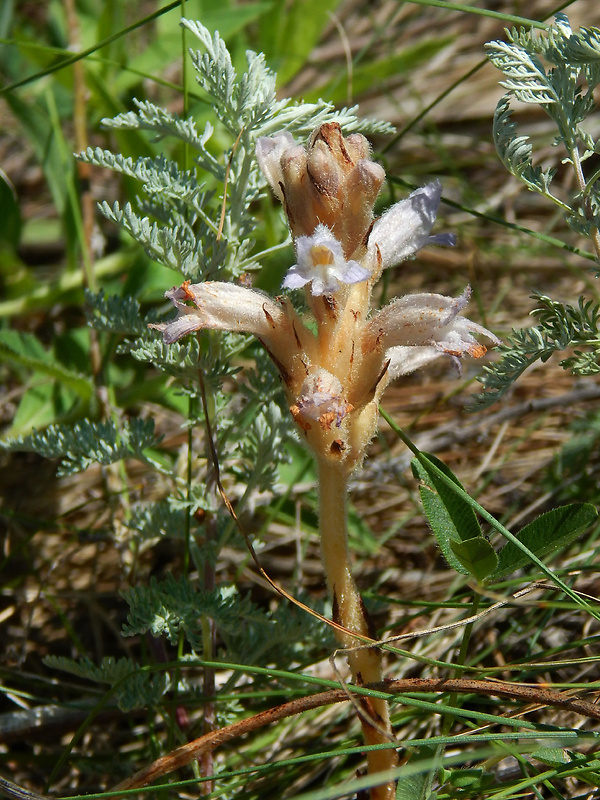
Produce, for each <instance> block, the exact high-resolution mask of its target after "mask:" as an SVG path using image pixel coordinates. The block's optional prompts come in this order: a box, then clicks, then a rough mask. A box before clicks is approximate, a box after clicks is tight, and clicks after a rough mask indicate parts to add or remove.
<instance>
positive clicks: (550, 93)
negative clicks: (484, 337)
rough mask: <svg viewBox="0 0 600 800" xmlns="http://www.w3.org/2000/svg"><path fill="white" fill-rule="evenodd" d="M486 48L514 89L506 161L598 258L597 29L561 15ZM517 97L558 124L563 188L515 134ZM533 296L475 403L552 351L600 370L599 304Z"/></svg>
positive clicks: (504, 110)
mask: <svg viewBox="0 0 600 800" xmlns="http://www.w3.org/2000/svg"><path fill="white" fill-rule="evenodd" d="M486 49H487V52H488V58H489V60H490V61H491V63H492V64H493V65H494V66H495V67H496V68H497V69H499V70H500V71H501V72H502V73H503V75H504V80H503V81H501V83H502V86H504V87H505V88H506V89H508V91H507V93H506V94H505V95H504V97H502V99H501V100H500V101H499V102H498V106H497V108H496V113H495V114H494V129H493V132H494V141H495V144H496V149H497V151H498V155H499V156H500V158H501V160H502V163H503V164H504V166H505V167H506V168H507V169H508V170H509V172H510V173H511V174H512V175H514V176H515V177H516V178H518V179H519V180H520V181H522V182H523V183H524V184H525V185H526V186H527V188H528V189H529V190H530V191H532V192H537V193H539V194H541V195H543V196H544V197H545V198H547V199H548V200H549V201H551V202H552V203H554V204H555V205H556V206H557V207H558V208H559V209H560V210H561V211H562V213H563V214H564V217H565V219H566V221H567V222H568V224H569V226H570V227H571V228H572V229H573V230H574V231H576V232H577V233H579V234H581V235H583V236H587V237H589V239H590V241H591V243H592V245H593V248H594V251H595V255H596V259H597V260H600V233H599V228H600V188H599V184H598V178H599V177H600V170H599V169H598V167H597V155H598V154H599V153H600V142H599V140H598V139H596V138H594V135H593V133H592V132H591V131H590V125H589V123H590V122H591V120H592V119H593V115H594V114H595V113H596V104H595V102H594V91H595V90H596V89H597V87H598V85H599V84H600V34H599V32H598V29H597V28H585V27H584V28H581V30H580V31H578V32H575V31H573V30H571V26H570V25H569V20H568V18H567V17H566V16H565V15H564V14H557V16H556V20H555V22H554V24H553V25H551V26H550V27H549V28H548V30H547V31H546V32H539V31H537V32H536V31H533V30H531V31H525V30H523V29H513V30H512V31H507V41H506V42H503V41H495V42H489V43H488V44H487V45H486ZM512 100H516V101H518V102H520V103H526V104H529V105H538V106H540V107H541V108H542V109H543V110H544V111H545V112H546V114H548V116H549V117H550V119H551V120H552V121H553V122H554V124H555V125H556V137H555V140H554V145H555V146H556V147H559V148H561V149H562V150H563V151H564V156H563V158H562V164H564V165H565V170H563V171H564V172H565V175H564V176H562V177H563V179H562V180H561V186H560V189H556V188H555V183H556V182H557V180H558V178H557V169H556V168H554V167H551V168H548V169H546V170H544V169H543V168H542V167H541V166H539V165H536V164H534V152H533V145H532V143H531V141H530V139H529V138H528V137H527V136H523V135H520V134H518V133H517V126H516V124H515V122H514V121H513V120H512V110H511V101H512ZM586 123H587V124H586ZM567 169H568V170H569V171H570V173H571V174H572V176H573V178H574V182H573V188H569V179H568V176H567V174H566V171H567ZM535 297H536V299H537V300H538V308H536V309H534V311H532V314H533V315H534V316H535V317H536V319H537V321H538V325H536V326H535V327H532V328H524V329H522V330H515V331H513V333H512V336H511V337H509V339H508V341H507V343H506V344H504V345H502V346H501V348H500V351H501V352H502V358H501V359H500V360H499V361H498V362H496V363H495V364H492V365H488V366H486V367H485V368H484V373H485V374H484V376H483V378H482V379H481V381H482V383H483V385H484V387H485V389H486V391H485V392H484V393H482V394H480V395H479V397H478V398H477V402H476V403H475V406H474V407H475V408H478V409H482V408H487V407H488V406H490V405H492V404H493V403H494V402H495V401H496V400H498V399H499V398H500V397H502V395H503V394H504V393H505V392H506V391H507V390H508V389H509V388H510V387H511V386H512V385H513V383H514V382H515V381H516V380H517V379H518V378H519V377H520V375H522V373H523V372H524V370H526V369H527V368H528V367H529V366H531V365H532V364H533V363H535V362H536V361H542V362H544V361H547V360H548V359H549V358H550V357H551V356H552V355H553V354H554V353H560V352H563V351H565V350H571V351H572V354H571V355H568V356H566V357H565V358H563V359H562V360H561V362H560V364H561V366H562V367H563V368H564V369H566V370H569V371H570V372H571V373H572V374H573V375H594V374H597V373H598V372H599V371H600V328H599V327H598V316H599V313H600V307H599V305H598V304H597V303H595V302H594V301H593V300H590V299H586V298H584V297H581V298H579V302H578V303H577V305H565V304H563V303H560V302H559V301H556V300H552V299H550V298H549V297H546V296H544V295H542V294H538V295H536V296H535Z"/></svg>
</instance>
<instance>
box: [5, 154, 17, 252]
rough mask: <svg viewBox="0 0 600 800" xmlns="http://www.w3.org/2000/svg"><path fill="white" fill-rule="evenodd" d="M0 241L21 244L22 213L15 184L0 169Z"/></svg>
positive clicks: (12, 245) (14, 246) (15, 244)
mask: <svg viewBox="0 0 600 800" xmlns="http://www.w3.org/2000/svg"><path fill="white" fill-rule="evenodd" d="M0 208H1V209H2V214H1V215H0V242H7V243H8V244H9V245H10V246H11V247H12V248H16V247H17V245H18V244H19V237H20V234H21V213H20V211H19V203H18V200H17V196H16V194H15V190H14V187H13V185H12V184H11V182H10V180H9V179H8V176H7V175H6V174H5V173H4V172H3V171H2V170H1V169H0Z"/></svg>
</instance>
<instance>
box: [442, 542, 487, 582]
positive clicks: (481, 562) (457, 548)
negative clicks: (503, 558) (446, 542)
mask: <svg viewBox="0 0 600 800" xmlns="http://www.w3.org/2000/svg"><path fill="white" fill-rule="evenodd" d="M450 547H451V548H452V552H453V553H454V555H455V556H456V557H457V558H458V560H459V561H460V563H461V564H462V565H463V566H464V567H466V569H468V570H469V573H470V574H471V575H474V576H475V578H476V579H477V581H478V583H481V582H482V581H484V580H485V579H486V578H487V577H488V575H491V574H492V572H493V571H494V570H495V569H496V567H497V566H498V556H497V555H496V551H495V550H494V548H493V547H492V545H491V544H490V543H489V542H488V540H487V539H486V538H485V537H484V536H476V537H475V538H474V539H468V540H467V541H466V542H455V541H453V540H452V539H450Z"/></svg>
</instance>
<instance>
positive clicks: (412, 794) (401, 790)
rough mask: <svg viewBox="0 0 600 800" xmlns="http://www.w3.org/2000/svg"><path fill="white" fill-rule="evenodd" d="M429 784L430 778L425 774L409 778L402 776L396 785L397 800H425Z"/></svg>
mask: <svg viewBox="0 0 600 800" xmlns="http://www.w3.org/2000/svg"><path fill="white" fill-rule="evenodd" d="M429 783H430V780H429V776H428V775H427V774H426V773H424V772H419V773H417V774H416V775H410V776H409V777H407V778H403V777H402V776H400V778H399V779H398V782H397V784H396V800H424V798H425V796H426V789H427V787H428V786H429Z"/></svg>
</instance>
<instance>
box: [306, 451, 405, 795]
mask: <svg viewBox="0 0 600 800" xmlns="http://www.w3.org/2000/svg"><path fill="white" fill-rule="evenodd" d="M348 477H349V476H348V471H347V469H346V468H345V467H344V466H343V465H340V464H335V463H331V462H327V461H319V528H320V533H321V555H322V559H323V566H324V568H325V574H326V575H327V582H328V585H329V590H330V592H331V596H332V598H333V614H334V619H335V621H336V622H339V623H340V624H341V625H343V626H344V627H345V628H349V629H350V630H352V631H356V633H358V634H360V635H362V636H372V631H371V630H370V625H369V620H368V617H367V613H366V610H365V607H364V605H363V602H362V599H361V596H360V593H359V591H358V589H357V587H356V584H355V583H354V579H353V577H352V571H351V564H350V553H349V551H348V536H347V526H346V517H347V512H346V508H347V506H346V494H347V488H348ZM338 638H339V640H340V641H341V642H342V643H343V644H344V646H345V647H355V646H357V645H360V644H361V641H360V639H358V638H357V637H354V636H350V635H348V634H344V633H340V634H338ZM381 660H382V658H381V653H380V652H379V651H378V650H376V649H375V648H373V649H368V650H357V651H355V652H353V653H348V662H349V664H350V669H351V671H352V677H353V680H354V681H355V682H356V683H357V684H361V683H371V682H372V681H381V680H382V668H381ZM364 711H365V716H364V717H361V723H362V728H363V735H364V738H365V743H366V744H383V743H384V742H389V741H390V737H391V724H390V716H389V709H388V705H387V703H386V702H385V700H380V699H369V700H368V701H367V702H365V703H364ZM369 719H372V720H374V721H375V722H376V723H377V727H375V726H374V725H372V724H370V722H369V721H368V720H369ZM386 734H387V735H386ZM367 761H368V765H369V772H370V773H374V772H380V771H382V770H387V769H393V768H394V767H395V766H397V763H398V756H397V753H396V751H395V750H393V749H389V750H378V751H373V752H370V753H368V754H367ZM395 796H396V789H395V785H394V783H393V782H392V783H385V784H383V785H381V786H377V787H374V788H373V789H372V790H371V800H393V798H395Z"/></svg>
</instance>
